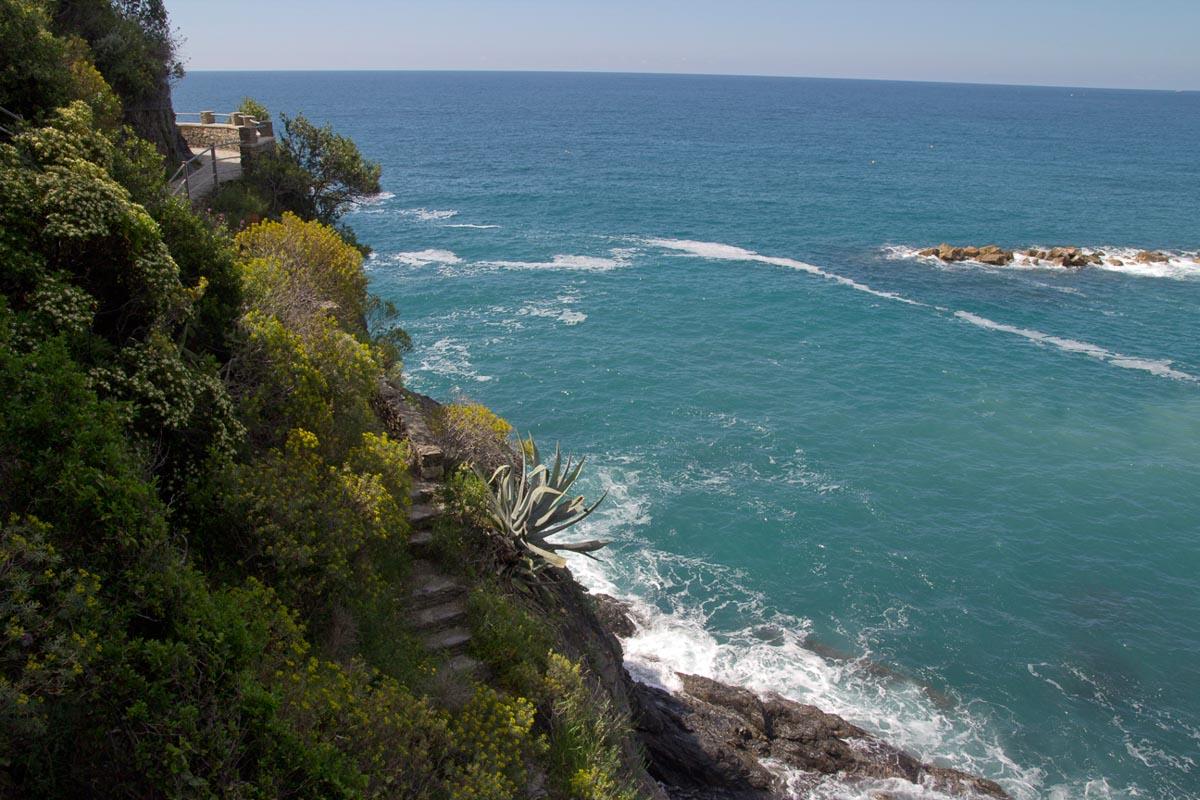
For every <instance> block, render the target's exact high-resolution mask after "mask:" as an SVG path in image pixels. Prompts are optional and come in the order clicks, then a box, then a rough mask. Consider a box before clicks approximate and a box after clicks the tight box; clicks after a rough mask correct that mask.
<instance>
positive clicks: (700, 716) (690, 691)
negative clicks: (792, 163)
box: [637, 674, 1008, 800]
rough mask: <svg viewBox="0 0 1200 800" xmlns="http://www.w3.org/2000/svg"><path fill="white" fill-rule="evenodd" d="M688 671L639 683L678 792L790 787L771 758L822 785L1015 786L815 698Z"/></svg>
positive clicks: (986, 789)
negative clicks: (809, 700) (918, 750)
mask: <svg viewBox="0 0 1200 800" xmlns="http://www.w3.org/2000/svg"><path fill="white" fill-rule="evenodd" d="M679 678H680V680H681V681H682V683H683V691H682V692H680V693H678V694H670V693H668V692H665V691H663V690H661V689H655V688H651V687H646V686H641V685H640V684H639V685H637V691H638V692H639V695H640V697H641V701H642V702H641V705H642V709H643V711H642V716H641V718H640V723H641V727H642V731H643V741H644V742H645V743H646V749H647V755H648V756H649V758H650V763H649V768H650V771H651V774H653V775H654V777H655V778H656V779H657V780H659V781H660V782H661V783H662V784H663V785H664V786H665V787H666V788H667V791H668V793H670V794H671V796H672V797H701V796H704V797H719V798H738V799H739V800H740V798H747V800H748V799H749V798H762V799H765V798H779V797H783V796H785V792H784V787H783V786H781V785H780V779H779V778H778V776H777V775H776V774H775V773H773V772H771V771H770V770H768V769H767V768H766V767H765V766H764V764H763V762H764V760H768V761H770V762H772V763H780V764H784V765H786V766H787V767H790V768H791V769H794V770H800V771H802V772H805V773H808V774H810V775H811V776H812V784H813V785H816V784H817V783H819V782H820V781H821V780H822V779H824V778H825V777H827V776H834V775H836V776H837V777H838V778H839V779H840V780H846V781H851V782H852V781H854V780H865V779H872V778H875V779H883V778H899V779H902V780H906V781H910V782H912V783H923V784H928V785H930V786H932V787H934V788H936V789H938V790H940V791H943V792H947V793H950V794H955V795H962V796H984V797H996V798H1005V797H1007V796H1008V795H1007V794H1006V793H1005V792H1004V790H1003V789H1002V788H1000V786H999V785H998V784H996V783H994V782H993V781H989V780H985V779H983V778H978V777H976V776H973V775H968V774H967V773H964V772H960V771H958V770H953V769H949V768H945V767H936V766H933V765H931V764H925V763H922V762H921V761H919V760H917V759H916V758H914V757H912V756H911V755H909V754H908V753H905V752H904V751H902V750H900V749H898V748H896V747H893V746H892V745H889V744H887V743H886V742H884V741H882V740H881V739H879V738H877V737H875V736H872V735H871V734H869V733H867V732H866V731H864V730H863V729H861V728H859V727H857V726H854V725H851V724H850V723H848V722H846V721H845V720H844V719H842V718H841V717H839V716H837V715H836V714H828V713H826V712H824V711H821V710H820V709H819V708H816V707H815V706H810V705H804V704H802V703H796V702H794V701H791V700H788V699H786V698H783V697H780V696H778V695H766V696H764V697H759V696H758V695H756V694H754V693H753V692H750V691H748V690H746V689H742V688H738V687H734V686H728V685H726V684H723V683H720V682H718V681H714V680H710V679H708V678H703V677H700V676H697V675H685V674H680V675H679ZM795 788H796V787H795V785H794V784H793V786H792V789H793V790H794V789H795Z"/></svg>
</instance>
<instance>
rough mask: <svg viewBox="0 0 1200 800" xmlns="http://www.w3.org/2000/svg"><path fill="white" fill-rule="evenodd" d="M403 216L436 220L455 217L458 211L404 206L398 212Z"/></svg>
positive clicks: (422, 220)
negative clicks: (404, 207)
mask: <svg viewBox="0 0 1200 800" xmlns="http://www.w3.org/2000/svg"><path fill="white" fill-rule="evenodd" d="M400 213H401V214H402V215H403V216H406V217H413V218H414V219H417V220H420V221H421V222H436V221H438V220H443V219H450V218H451V217H457V216H458V212H457V211H455V210H453V209H448V210H444V211H443V210H439V209H435V208H434V209H431V208H406V209H404V210H403V211H401V212H400Z"/></svg>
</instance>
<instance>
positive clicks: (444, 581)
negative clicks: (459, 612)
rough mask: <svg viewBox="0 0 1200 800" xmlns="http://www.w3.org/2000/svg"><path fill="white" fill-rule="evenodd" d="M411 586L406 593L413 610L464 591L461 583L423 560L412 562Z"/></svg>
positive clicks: (433, 604)
mask: <svg viewBox="0 0 1200 800" xmlns="http://www.w3.org/2000/svg"><path fill="white" fill-rule="evenodd" d="M412 587H413V588H412V590H411V591H410V592H409V595H408V597H409V607H410V608H412V609H413V610H415V611H420V610H422V609H426V608H429V607H430V606H436V605H438V604H439V603H444V602H446V601H447V600H451V599H453V598H455V597H460V596H461V595H463V594H465V593H466V589H465V588H464V587H463V585H462V584H461V583H459V582H458V581H457V580H455V579H454V578H451V577H448V576H446V575H443V574H442V573H440V572H438V571H437V570H436V569H435V568H434V566H433V564H431V563H429V562H428V561H424V560H417V561H414V562H413V570H412Z"/></svg>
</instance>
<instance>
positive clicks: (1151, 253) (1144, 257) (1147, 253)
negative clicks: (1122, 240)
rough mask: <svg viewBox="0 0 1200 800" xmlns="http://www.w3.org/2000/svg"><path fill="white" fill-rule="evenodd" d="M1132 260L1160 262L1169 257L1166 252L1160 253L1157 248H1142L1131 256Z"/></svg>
mask: <svg viewBox="0 0 1200 800" xmlns="http://www.w3.org/2000/svg"><path fill="white" fill-rule="evenodd" d="M1133 260H1134V261H1136V262H1137V263H1139V264H1161V263H1163V262H1166V261H1169V260H1170V258H1169V256H1167V254H1166V253H1160V252H1159V251H1157V250H1142V251H1141V252H1140V253H1138V254H1137V255H1135V256H1134V257H1133Z"/></svg>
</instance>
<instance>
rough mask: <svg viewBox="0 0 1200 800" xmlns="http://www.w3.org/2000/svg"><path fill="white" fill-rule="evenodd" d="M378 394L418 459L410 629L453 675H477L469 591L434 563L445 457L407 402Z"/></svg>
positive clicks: (395, 392) (387, 390)
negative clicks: (469, 652) (471, 648)
mask: <svg viewBox="0 0 1200 800" xmlns="http://www.w3.org/2000/svg"><path fill="white" fill-rule="evenodd" d="M382 389H383V391H382V392H381V394H382V397H383V401H384V403H385V404H386V405H387V409H388V412H389V413H388V414H387V415H386V416H387V417H388V421H389V422H390V423H391V426H392V427H398V428H399V429H400V432H401V435H403V436H404V437H406V438H407V439H409V441H410V442H411V443H412V446H413V448H414V450H415V451H416V454H417V463H416V464H415V465H414V466H413V472H414V473H415V475H414V481H413V488H412V503H413V504H412V508H411V509H410V511H409V517H408V518H409V523H410V524H411V525H412V533H411V535H410V536H409V540H408V544H409V549H410V550H411V552H412V554H413V556H414V558H413V564H412V574H411V576H410V579H409V581H410V582H409V595H408V596H409V603H408V607H409V609H410V611H411V613H412V616H411V618H410V619H411V621H412V627H413V629H414V630H415V631H416V633H417V635H418V636H420V637H421V641H422V642H423V643H424V644H425V648H426V649H427V650H428V651H429V652H430V653H431V654H432V655H434V656H435V657H438V658H440V659H441V660H442V661H443V662H444V664H445V668H446V669H448V670H449V671H450V672H451V673H454V674H471V675H479V674H480V673H481V671H482V665H481V664H480V663H479V662H478V661H477V660H475V659H474V658H471V656H469V655H467V649H468V648H469V646H470V643H471V630H470V628H469V627H468V625H467V587H466V586H465V585H464V584H463V582H462V581H461V580H459V579H458V578H457V577H454V576H451V575H447V574H446V573H445V572H444V571H443V570H442V569H441V568H439V567H438V565H437V564H436V562H435V560H434V552H433V526H434V524H435V523H436V522H437V521H438V519H440V518H441V517H442V515H443V514H445V507H444V506H442V504H441V503H440V502H439V501H438V499H437V491H438V487H439V485H440V481H441V479H442V478H443V476H444V473H445V454H443V453H442V450H441V448H440V447H439V446H438V445H436V444H435V443H434V442H433V435H432V433H431V432H430V431H429V427H428V425H427V424H426V422H425V416H424V414H422V413H421V410H420V408H419V406H417V405H416V404H415V403H412V402H411V401H410V397H411V396H409V395H407V394H406V393H405V392H403V391H402V390H399V389H397V388H396V387H393V386H390V385H387V384H385V385H384V386H383V387H382Z"/></svg>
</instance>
